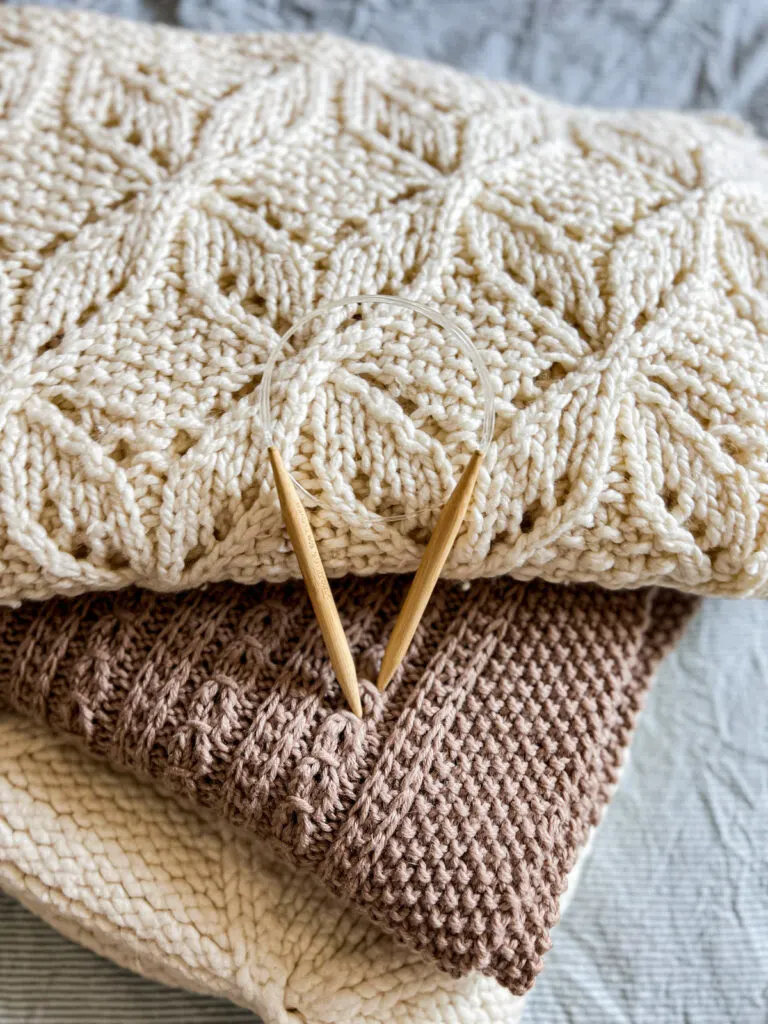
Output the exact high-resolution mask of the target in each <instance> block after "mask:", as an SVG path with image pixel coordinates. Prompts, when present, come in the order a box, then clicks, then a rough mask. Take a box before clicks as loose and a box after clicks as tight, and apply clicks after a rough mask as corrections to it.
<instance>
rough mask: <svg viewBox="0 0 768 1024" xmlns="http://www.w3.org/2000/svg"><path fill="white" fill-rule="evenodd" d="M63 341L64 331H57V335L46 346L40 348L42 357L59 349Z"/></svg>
mask: <svg viewBox="0 0 768 1024" xmlns="http://www.w3.org/2000/svg"><path fill="white" fill-rule="evenodd" d="M63 340H64V332H63V331H57V332H56V334H54V335H52V336H51V337H50V338H49V339H48V341H46V342H45V344H44V345H41V346H40V348H39V352H40V354H41V355H42V354H43V353H44V352H52V351H53V350H54V349H56V348H58V347H59V345H60V344H61V343H62V341H63Z"/></svg>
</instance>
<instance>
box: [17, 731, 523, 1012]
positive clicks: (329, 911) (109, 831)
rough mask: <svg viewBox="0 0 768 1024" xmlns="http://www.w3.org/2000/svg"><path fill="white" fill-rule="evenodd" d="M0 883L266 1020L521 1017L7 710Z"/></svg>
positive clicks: (495, 994)
mask: <svg viewBox="0 0 768 1024" xmlns="http://www.w3.org/2000/svg"><path fill="white" fill-rule="evenodd" d="M0 887H2V889H4V890H5V891H7V892H9V893H10V894H11V895H13V896H15V897H17V898H18V899H20V900H21V901H22V902H23V903H25V904H26V905H27V906H28V907H29V908H30V909H31V910H33V911H34V912H35V913H37V914H39V915H40V916H41V917H42V918H44V919H45V920H46V921H48V922H49V923H50V924H52V925H53V926H54V927H55V928H57V929H58V930H59V931H61V932H63V933H64V934H65V935H67V936H68V937H69V938H72V939H74V940H75V941H77V942H80V943H82V944H83V945H86V946H89V947H90V948H91V949H94V950H95V951H96V952H98V953H100V954H101V955H102V956H108V957H110V958H111V959H112V960H115V961H117V963H119V964H121V965H123V966H125V967H129V968H130V969H131V970H134V971H137V972H139V973H140V974H144V975H146V976H148V977H150V978H155V979H156V980H158V981H163V982H165V983H166V984H168V985H174V986H183V987H184V988H188V989H191V990H193V991H195V992H205V993H209V994H211V995H218V996H224V997H226V998H228V999H231V1000H233V1001H234V1002H236V1003H238V1004H239V1005H240V1006H245V1007H248V1008H249V1009H251V1010H253V1011H254V1012H255V1013H257V1014H258V1015H259V1017H260V1018H261V1019H263V1021H264V1022H265V1024H501V1022H503V1024H517V1022H518V1021H519V1019H520V1012H521V1010H522V1004H523V1000H522V999H521V998H520V997H519V996H513V995H511V994H510V993H509V992H507V991H506V990H505V989H503V988H502V987H501V986H500V985H498V984H497V983H496V982H495V981H493V980H492V979H490V978H486V977H484V976H483V975H479V974H472V975H470V976H468V977H466V978H461V979H455V978H451V977H449V976H448V975H447V974H444V973H443V972H441V971H439V970H437V969H436V968H435V967H434V965H432V964H428V963H424V962H423V961H422V960H421V959H420V958H419V957H417V956H416V954H414V953H412V952H411V951H409V950H407V949H405V947H404V946H402V945H400V944H399V943H396V942H393V941H392V940H391V939H390V938H389V937H388V936H386V935H384V934H383V933H382V932H381V931H380V930H379V929H378V928H376V927H375V926H374V925H373V924H371V923H370V922H368V921H366V920H365V918H364V917H363V916H362V915H361V914H359V913H358V912H357V911H355V910H354V909H353V908H350V907H345V906H344V905H343V904H342V903H341V902H340V901H339V900H337V899H334V898H333V897H332V896H329V895H328V894H327V893H326V892H325V890H324V889H323V887H322V886H321V885H320V883H319V882H317V881H315V880H314V879H313V878H312V876H311V874H310V873H309V872H303V871H297V870H296V868H295V867H292V866H291V865H290V864H287V863H286V859H285V857H279V856H275V855H274V853H272V852H270V851H269V850H268V849H267V848H266V847H265V845H264V844H261V843H258V842H257V841H255V840H249V839H248V838H247V837H245V836H243V835H242V834H238V833H237V832H236V831H235V830H234V829H232V828H231V826H227V825H225V824H223V823H221V822H219V823H217V822H216V821H213V820H211V819H210V818H206V817H203V816H201V815H199V814H197V813H195V812H194V811H193V810H191V809H189V808H185V807H182V806H180V805H178V804H177V803H176V801H174V800H172V799H169V798H168V797H164V796H162V795H161V794H159V793H157V792H155V791H153V790H152V788H151V787H149V786H147V785H146V784H141V783H139V782H138V781H135V780H134V779H132V778H129V777H127V776H126V775H125V774H119V773H118V772H115V771H112V770H110V768H109V767H108V766H106V765H101V764H98V763H97V762H95V761H93V760H92V759H91V758H88V757H87V756H86V755H85V754H84V753H83V752H81V751H79V750H76V749H75V748H74V747H73V745H72V744H71V742H69V741H68V740H67V739H66V738H63V737H56V736H53V735H52V734H51V732H50V730H49V729H48V728H47V727H46V726H44V725H42V724H40V723H36V722H32V721H24V720H23V719H20V718H19V717H18V716H15V715H11V714H10V713H7V712H0Z"/></svg>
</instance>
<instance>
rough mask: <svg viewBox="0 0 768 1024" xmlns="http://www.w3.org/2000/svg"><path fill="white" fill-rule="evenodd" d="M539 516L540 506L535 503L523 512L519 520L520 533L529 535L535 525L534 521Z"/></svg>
mask: <svg viewBox="0 0 768 1024" xmlns="http://www.w3.org/2000/svg"><path fill="white" fill-rule="evenodd" d="M540 515H541V504H540V503H539V502H538V501H535V502H534V503H533V504H532V505H529V506H528V507H527V508H526V509H525V510H524V512H523V515H522V517H521V519H520V533H530V532H531V531H532V530H533V528H534V526H535V525H536V520H537V519H538V518H539V516H540Z"/></svg>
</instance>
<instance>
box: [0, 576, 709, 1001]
mask: <svg viewBox="0 0 768 1024" xmlns="http://www.w3.org/2000/svg"><path fill="white" fill-rule="evenodd" d="M406 585H407V581H406V580H403V579H402V578H391V577H383V578H380V579H378V580H373V581H372V580H370V579H367V580H356V579H351V578H350V579H347V580H345V581H344V582H342V583H340V584H338V585H337V586H336V587H335V591H336V596H337V599H338V602H339V607H340V612H341V615H342V619H343V621H344V625H345V629H346V631H347V636H348V638H349V640H350V645H351V647H352V651H353V654H354V655H355V658H356V661H357V664H358V667H359V671H360V674H361V677H362V682H361V690H362V698H363V707H364V718H363V719H362V721H360V720H357V719H356V718H355V717H354V716H353V715H352V714H351V713H350V712H348V711H347V710H346V708H345V704H344V701H343V698H342V696H341V694H340V692H339V690H338V687H337V685H336V683H335V681H334V679H333V676H332V673H331V670H330V668H329V665H328V660H327V657H326V654H325V650H324V648H323V645H322V641H321V638H320V635H319V631H318V629H317V626H316V624H315V620H314V617H313V615H312V611H311V608H310V606H309V602H308V600H307V598H306V596H305V592H304V589H303V587H302V586H301V585H297V584H288V585H285V586H279V587H278V586H257V587H252V588H245V587H240V586H236V585H232V584H227V585H221V586H214V587H211V588H209V589H205V590H197V591H193V592H189V593H186V594H180V595H158V594H153V593H149V592H147V591H139V590H127V591H123V592H120V593H116V594H95V595H86V596H84V597H81V598H77V599H74V600H65V599H57V600H53V601H50V602H47V603H44V604H35V603H27V604H24V605H22V606H21V607H20V608H19V609H17V610H9V609H2V610H0V698H2V700H3V701H5V702H7V703H8V704H9V705H11V706H12V707H13V708H15V709H17V710H19V711H22V712H24V713H26V714H29V715H32V716H34V717H36V718H38V719H45V720H46V721H48V722H49V723H50V725H51V726H52V727H53V728H54V729H56V730H57V731H59V732H63V733H66V734H70V735H72V736H74V737H77V738H78V740H79V741H80V743H81V744H83V745H84V746H86V747H87V748H88V749H89V750H91V751H92V752H93V753H95V754H97V755H99V756H100V757H102V758H105V759H107V760H109V761H110V762H112V763H113V764H115V765H117V766H120V767H121V768H127V769H129V770H131V771H132V772H134V773H136V774H138V775H140V776H142V777H149V778H152V779H154V780H156V781H157V782H159V783H161V784H162V785H163V786H164V787H165V788H166V789H167V790H170V791H172V792H173V793H175V794H178V795H179V796H183V797H185V798H186V799H188V800H190V801H192V802H193V803H195V804H196V805H198V806H199V807H203V808H207V809H209V810H210V811H211V812H213V813H215V814H217V815H220V816H222V817H224V818H226V819H228V820H229V821H231V822H234V823H237V824H239V825H241V826H243V827H244V828H246V829H249V830H250V831H252V832H253V833H256V834H257V835H259V836H261V837H265V838H268V839H270V840H271V841H273V842H276V843H278V844H279V845H280V847H281V848H282V849H284V850H285V853H286V854H287V855H289V856H290V857H291V858H293V859H294V860H295V861H297V862H299V863H300V864H303V865H306V866H307V867H308V868H310V869H311V870H312V871H313V873H314V874H315V875H316V876H318V877H321V878H322V879H323V880H324V881H325V883H326V884H327V885H328V887H329V888H330V889H331V890H333V892H335V893H337V894H339V895H342V896H344V897H347V898H349V899H351V900H353V901H354V902H355V903H356V904H358V905H359V906H360V907H362V908H364V910H365V911H366V912H367V913H368V914H369V915H370V916H371V917H372V918H373V919H374V920H375V921H376V922H378V923H379V924H380V925H382V926H383V927H384V928H386V929H388V930H389V931H391V932H393V933H394V934H395V935H397V936H398V937H399V938H400V939H401V940H402V941H403V942H405V943H407V944H408V945H410V946H412V947H413V948H415V949H417V950H419V951H421V952H422V953H423V954H425V955H428V956H430V957H433V958H434V959H435V960H436V961H437V962H438V963H439V964H440V965H441V966H442V967H443V968H445V970H447V971H450V972H451V973H454V974H459V973H463V972H467V971H469V970H471V969H479V970H481V971H484V972H486V973H488V974H491V975H493V976H495V977H496V978H498V979H499V981H501V982H502V983H503V984H505V985H507V986H508V987H509V988H510V989H512V990H513V991H514V992H519V993H522V992H523V991H525V990H526V989H527V988H528V987H529V986H530V985H531V983H532V981H533V979H534V976H535V975H536V973H537V971H538V970H539V969H540V967H541V957H542V954H543V953H544V952H545V951H546V950H547V948H548V945H549V930H550V928H551V927H552V925H553V924H554V923H555V921H556V918H557V908H558V897H559V896H560V894H561V893H562V891H563V890H564V888H565V885H566V878H567V875H568V872H569V870H570V868H571V867H572V865H573V863H574V860H575V858H576V855H577V852H578V850H579V847H580V846H581V845H582V844H583V842H584V840H585V838H586V835H587V833H588V830H589V828H590V826H592V825H594V824H595V823H596V822H597V821H598V819H599V817H600V814H601V810H602V808H603V806H604V804H605V802H606V800H607V798H608V795H609V792H610V790H611V787H612V785H613V783H614V782H615V781H616V777H617V770H618V768H619V766H620V763H621V760H622V756H623V752H624V749H625V747H626V746H627V743H628V740H629V736H630V730H631V727H632V724H633V720H634V718H635V714H636V712H637V710H638V707H639V704H640V701H641V699H642V696H643V694H644V692H645V690H646V688H647V686H648V684H649V681H650V678H651V675H652V673H653V671H654V669H655V667H656V665H657V663H658V661H659V659H660V658H661V656H662V655H663V654H664V653H665V651H667V650H668V649H669V647H670V646H671V645H672V644H673V643H674V641H675V640H676V638H677V637H678V635H679V633H680V631H681V629H682V627H683V625H684V623H685V621H686V619H687V617H688V616H689V615H690V613H691V611H692V610H693V607H694V601H693V599H691V598H688V597H685V596H683V595H680V594H676V593H673V592H669V591H663V590H639V591H632V592H624V593H608V592H605V591H601V590H599V589H595V588H591V587H571V588H564V587H554V586H550V585H547V584H541V583H530V584H521V583H515V582H513V581H510V580H508V579H497V580H488V581H483V582H478V583H475V584H473V585H472V586H471V588H470V589H468V590H465V589H462V587H461V585H458V584H450V583H442V584H440V585H439V586H438V589H437V591H436V593H435V597H434V599H433V600H432V602H431V603H430V605H429V608H428V610H427V614H426V616H425V619H424V621H423V624H422V626H421V627H420V630H419V632H418V633H417V636H416V639H415V641H414V643H413V645H412V648H411V651H410V653H409V655H408V658H407V660H406V661H405V663H404V666H403V669H402V671H401V672H400V673H399V674H398V675H397V676H396V677H395V679H394V681H393V683H392V685H391V686H390V687H389V689H388V690H387V691H386V693H384V694H380V693H379V692H378V691H377V690H376V689H375V687H374V686H373V684H372V683H371V682H369V681H367V680H372V679H374V678H375V675H376V669H377V666H378V663H379V660H380V658H381V655H382V653H383V649H384V643H385V640H386V637H387V636H388V634H389V631H390V629H391V625H392V622H393V620H394V618H395V616H396V613H397V610H398V607H399V605H400V602H401V600H402V598H403V594H404V588H405V586H406Z"/></svg>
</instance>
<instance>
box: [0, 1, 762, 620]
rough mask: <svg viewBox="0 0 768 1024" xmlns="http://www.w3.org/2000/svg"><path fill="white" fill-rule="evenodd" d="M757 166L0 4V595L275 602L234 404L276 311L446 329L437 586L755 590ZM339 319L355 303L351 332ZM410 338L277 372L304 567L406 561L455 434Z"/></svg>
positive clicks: (362, 329)
mask: <svg viewBox="0 0 768 1024" xmlns="http://www.w3.org/2000/svg"><path fill="white" fill-rule="evenodd" d="M766 178H768V156H766V148H765V146H764V144H763V143H762V142H760V141H759V140H757V139H754V138H752V137H751V136H750V135H749V133H748V131H747V130H746V129H745V128H744V127H743V126H740V125H738V124H737V123H735V122H729V121H727V120H725V119H721V118H714V117H710V118H704V117H702V118H697V117H692V116H680V115H675V114H671V113H621V112H618V113H617V112H599V111H595V110H578V109H571V108H567V107H564V106H561V105H558V104H556V103H553V102H549V101H547V100H545V99H542V98H540V97H538V96H536V95H533V94H531V93H529V92H528V91H526V90H525V89H522V88H518V87H515V86H511V85H506V84H499V83H491V82H487V81H484V80H481V79H475V78H472V77H468V76H466V75H463V74H460V73H458V72H454V71H451V70H449V69H446V68H443V67H439V66H431V65H428V64H424V63H418V62H413V61H408V60H404V59H400V58H395V57H392V56H390V55H388V54H386V53H383V52H379V51H377V50H375V49H372V48H368V47H365V46H360V45H356V44H353V43H349V42H345V41H343V40H337V39H333V38H330V37H324V36H319V37H300V36H299V37H295V36H280V35H264V36H259V35H254V36H239V37H238V36H234V37H230V36H227V37H223V36H205V35H194V34H190V33H185V32H181V31H176V30H172V29H165V28H160V27H152V26H142V25H130V24H126V23H121V22H118V21H111V20H108V19H105V18H103V17H101V16H97V15H92V14H79V15H76V14H72V13H70V12H67V13H66V14H62V13H54V12H50V11H34V10H30V9H27V8H23V9H15V8H7V7H3V8H2V9H0V197H1V198H0V462H1V463H2V466H3V471H2V473H1V474H0V600H4V601H12V600H15V599H18V598H20V597H25V596H26V597H43V596H47V595H51V594H53V593H56V592H73V593H74V592H79V591H83V590H87V589H94V588H100V589H112V588H117V587H120V586H124V585H126V584H129V583H132V582H138V583H140V584H142V585H144V586H148V587H152V588H155V589H159V590H169V589H179V588H182V587H187V586H196V585H199V584H201V583H203V582H206V581H216V580H224V579H234V580H238V581H241V582H253V581H255V580H259V579H272V580H277V579H284V578H286V577H287V576H291V575H297V566H296V562H295V559H294V557H293V555H292V553H291V551H290V548H289V545H288V543H287V538H286V535H285V533H284V530H283V527H282V522H281V518H280V514H279V509H278V505H277V499H276V496H275V493H274V487H273V483H272V478H271V474H270V471H269V468H268V460H267V458H266V453H265V451H264V444H263V433H262V428H261V425H260V421H259V413H258V402H257V398H258V394H257V389H258V384H259V380H260V373H261V370H262V367H263V365H264V362H265V359H266V357H267V354H268V353H269V351H270V350H271V348H272V347H273V346H274V345H275V343H276V341H277V339H278V337H279V336H280V335H281V333H282V332H284V331H285V330H286V328H287V327H288V326H289V325H290V324H291V323H292V322H293V321H294V320H295V319H296V318H298V317H299V316H301V315H302V314H304V313H307V312H308V311H310V310H312V309H314V308H316V307H317V306H318V305H319V304H321V303H323V302H324V301H327V300H330V299H333V298H340V297H343V296H345V295H350V294H356V293H361V292H383V293H387V294H391V295H404V296H409V297H411V298H415V299H418V300H420V301H422V302H426V303H429V304H432V305H434V306H435V307H437V308H438V309H440V310H442V311H443V312H444V313H446V314H448V315H450V316H452V317H454V318H456V319H457V320H458V321H459V322H460V323H461V324H462V325H463V326H464V327H465V328H466V329H467V331H468V332H469V333H470V334H471V336H472V337H473V339H474V340H475V342H476V344H477V346H478V348H479V350H480V352H481V354H482V357H483V358H484V360H485V362H486V364H487V366H488V368H489V371H490V372H491V374H492V377H493V381H494V387H495V404H496V432H495V438H494V441H493V444H492V446H491V449H490V451H489V453H488V457H487V460H486V463H485V466H484V469H483V472H482V474H481V478H480V481H479V484H478V488H477V492H476V499H475V501H474V504H473V508H472V511H471V513H470V515H469V518H468V521H467V524H466V527H465V529H464V531H463V534H462V536H461V537H460V539H459V542H458V544H457V546H456V548H455V550H454V552H453V555H452V558H451V561H450V562H449V565H448V567H447V572H448V574H449V575H451V576H453V577H457V578H469V577H475V576H478V575H495V574H502V573H508V574H514V575H515V576H516V577H518V578H520V579H528V578H533V577H537V576H540V577H544V578H547V579H550V580H554V581H588V580H593V579H599V581H600V582H601V583H602V584H605V585H608V586H611V587H621V586H639V585H644V584H650V583H665V584H667V585H671V586H675V587H678V588H680V589H684V590H689V591H697V592H716V593H726V594H747V593H757V594H766V593H768V304H767V301H766V290H767V289H768V195H767V194H766V191H765V186H764V183H765V181H766ZM351 312H352V311H350V313H351ZM476 384H477V382H476V381H475V379H474V375H473V372H472V368H471V365H470V364H469V363H468V362H467V360H466V359H465V358H464V357H463V356H462V355H461V353H460V352H459V351H458V350H455V349H453V348H452V347H451V345H450V343H443V342H441V338H440V335H439V332H437V331H436V329H434V328H432V327H430V326H429V325H428V324H426V323H423V322H420V321H419V319H418V317H416V318H414V316H413V315H412V314H408V313H405V312H404V313H403V314H402V315H396V314H393V312H392V311H391V310H382V309H379V310H378V311H375V310H374V311H372V312H371V313H370V315H368V316H366V317H365V318H364V319H363V320H362V321H358V320H355V319H354V317H352V316H346V315H345V312H344V311H341V312H337V313H335V314H333V315H329V316H328V317H327V319H326V320H325V321H320V322H319V323H317V322H316V323H315V325H314V328H313V331H312V333H311V335H308V336H307V337H305V338H304V339H303V340H302V343H301V345H299V346H297V347H296V348H295V349H294V350H292V351H289V352H288V353H287V355H286V359H285V360H283V361H282V362H281V364H280V366H279V368H278V372H277V375H276V379H275V382H274V389H273V400H274V406H275V411H276V415H277V429H276V438H277V441H278V443H279V445H280V447H281V449H282V451H283V454H284V457H285V459H286V462H287V463H288V464H289V465H290V467H291V468H292V471H293V473H294V475H295V476H296V478H297V479H298V480H299V481H300V482H301V483H302V484H303V485H304V486H305V487H306V488H307V489H309V490H310V491H312V492H315V493H317V494H318V495H319V496H320V497H322V498H323V500H324V503H325V504H326V505H327V506H329V508H330V509H331V510H330V511H326V510H320V511H316V512H315V513H314V514H313V515H314V519H313V522H314V525H315V528H316V531H317V536H318V540H319V546H320V551H321V555H322V557H323V559H324V562H325V564H326V566H327V567H328V569H329V571H330V573H331V574H332V575H342V574H344V573H346V572H354V573H357V574H367V573H372V572H377V571H387V572H403V571H408V570H411V569H413V568H414V567H415V566H416V564H417V563H418V560H419V557H420V555H421V553H422V550H423V544H424V540H425V537H426V536H427V535H428V532H429V527H430V526H431V525H432V523H433V522H434V518H435V514H434V513H427V514H425V515H422V516H420V517H417V518H415V519H414V518H412V519H406V520H401V521H396V522H374V523H371V522H370V521H366V520H365V519H362V520H361V518H360V514H361V513H363V512H365V511H366V510H369V511H373V512H377V513H380V514H397V513H402V512H406V513H414V512H416V511H417V510H418V509H422V508H424V507H432V508H434V507H437V506H439V505H440V504H441V502H442V501H444V499H445V496H446V495H447V493H448V492H449V490H450V488H451V487H452V485H453V484H454V483H455V481H456V479H457V474H458V473H459V471H460V469H461V467H462V461H463V460H464V459H466V457H467V456H468V453H469V450H470V448H471V445H472V443H473V441H474V439H475V438H476V437H477V433H478V429H479V422H480V396H479V394H478V391H477V386H476Z"/></svg>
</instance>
